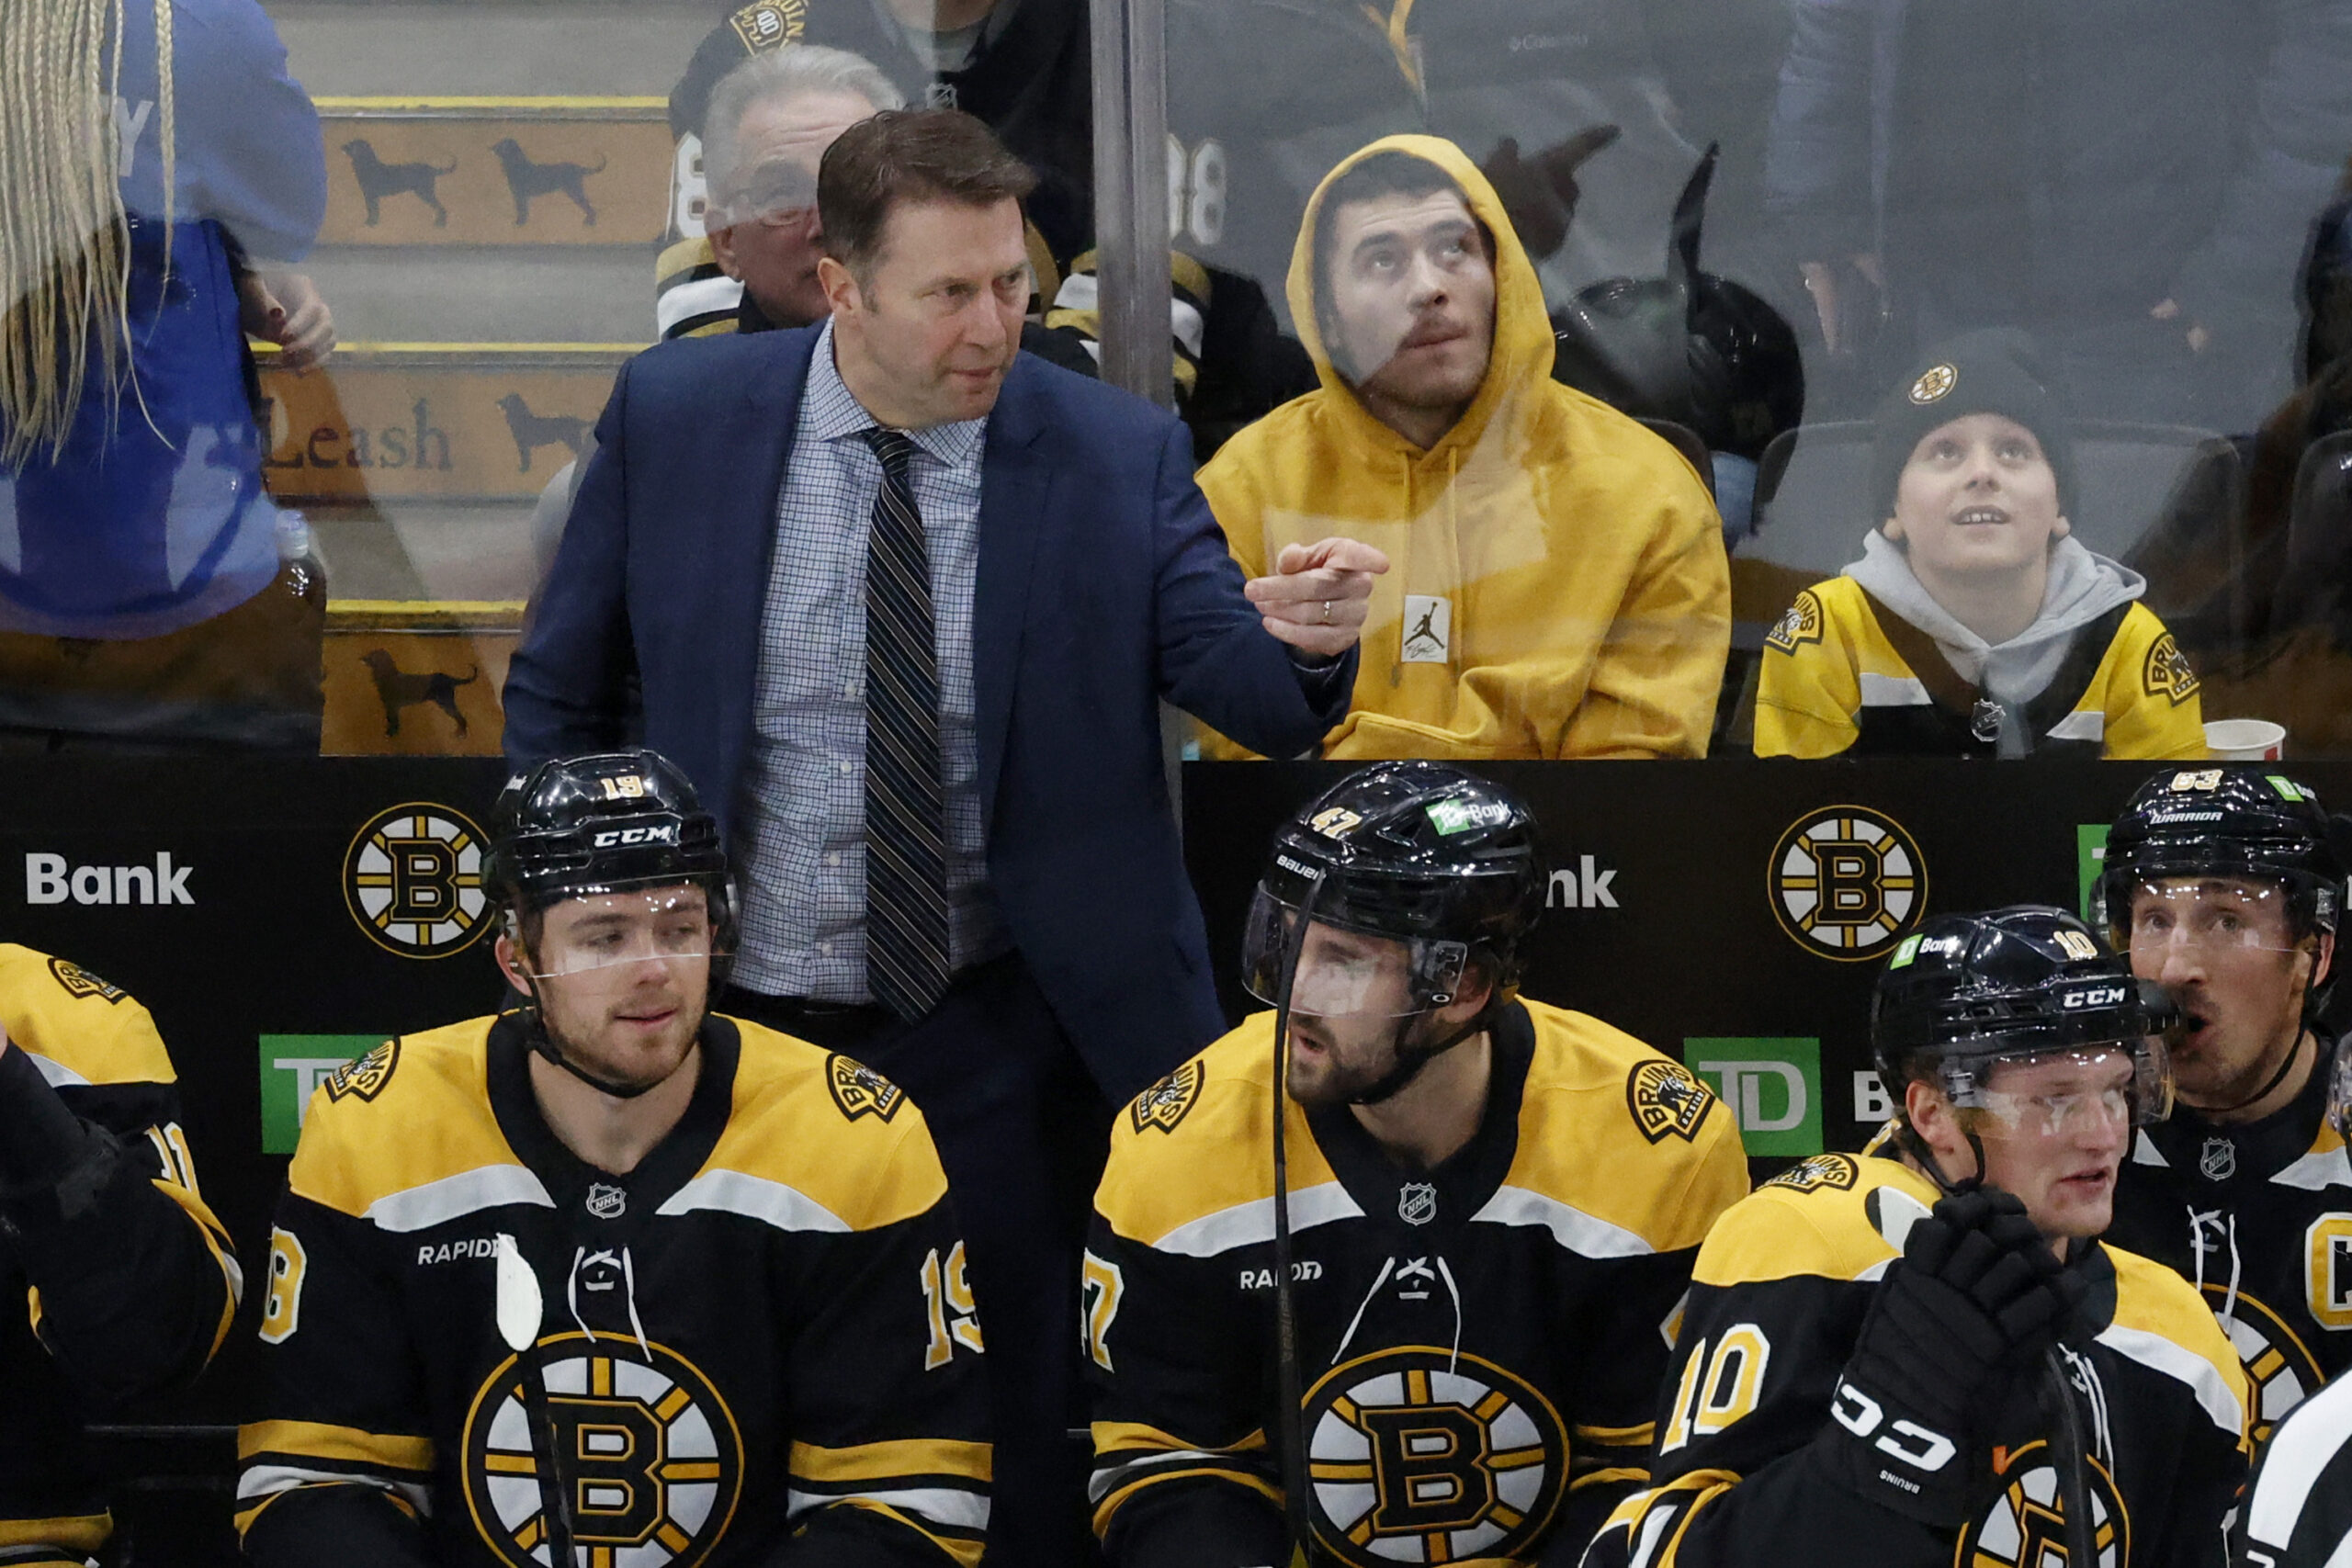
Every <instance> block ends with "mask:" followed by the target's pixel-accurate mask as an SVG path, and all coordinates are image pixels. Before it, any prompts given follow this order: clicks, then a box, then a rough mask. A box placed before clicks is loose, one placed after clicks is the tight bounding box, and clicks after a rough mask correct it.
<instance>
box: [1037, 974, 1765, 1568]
mask: <svg viewBox="0 0 2352 1568" xmlns="http://www.w3.org/2000/svg"><path fill="white" fill-rule="evenodd" d="M1272 1038H1273V1021H1272V1014H1261V1015H1259V1016H1257V1017H1254V1018H1251V1019H1250V1020H1248V1021H1245V1022H1244V1023H1243V1024H1242V1025H1241V1027H1240V1028H1238V1029H1237V1030H1235V1031H1234V1032H1232V1033H1230V1034H1228V1035H1227V1036H1226V1037H1225V1038H1224V1039H1222V1040H1220V1041H1218V1042H1217V1043H1216V1044H1214V1045H1211V1046H1210V1047H1209V1048H1208V1049H1207V1050H1206V1051H1204V1052H1203V1053H1202V1054H1201V1055H1197V1056H1195V1057H1193V1059H1192V1060H1191V1061H1189V1062H1187V1063H1185V1064H1184V1066H1182V1067H1179V1068H1178V1069H1177V1070H1176V1071H1175V1073H1173V1074H1172V1075H1170V1077H1167V1078H1165V1079H1163V1080H1162V1081H1161V1082H1159V1084H1157V1085H1155V1086H1153V1087H1152V1088H1151V1089H1147V1090H1146V1091H1145V1092H1144V1094H1143V1095H1142V1096H1141V1097H1140V1098H1138V1099H1137V1100H1136V1101H1135V1102H1134V1104H1133V1105H1132V1106H1130V1107H1129V1108H1128V1109H1127V1110H1126V1111H1125V1112H1124V1113H1123V1115H1122V1117H1121V1118H1120V1122H1119V1124H1118V1126H1117V1128H1116V1130H1115V1131H1114V1134H1113V1136H1112V1145H1111V1155H1110V1161H1109V1165H1108V1167H1107V1168H1106V1170H1105V1172H1104V1175H1103V1185H1102V1188H1101V1190H1100V1192H1099V1194H1098V1196H1097V1198H1096V1202H1095V1208H1096V1214H1095V1220H1094V1228H1093V1235H1092V1239H1091V1243H1090V1247H1089V1251H1088V1254H1087V1257H1086V1259H1085V1292H1086V1294H1085V1330H1084V1332H1085V1342H1086V1348H1087V1354H1088V1361H1089V1364H1088V1371H1089V1374H1090V1376H1091V1379H1092V1381H1093V1385H1094V1450H1095V1469H1094V1479H1093V1485H1092V1499H1093V1502H1094V1527H1095V1529H1096V1531H1097V1532H1098V1533H1099V1534H1100V1535H1101V1536H1102V1537H1103V1542H1104V1546H1105V1549H1106V1551H1107V1552H1108V1554H1109V1557H1110V1560H1111V1562H1113V1563H1114V1564H1117V1565H1118V1568H1135V1565H1137V1564H1158V1563H1162V1562H1169V1563H1173V1562H1184V1563H1189V1564H1195V1565H1202V1568H1205V1565H1209V1564H1216V1565H1218V1568H1239V1565H1242V1564H1251V1563H1269V1562H1278V1561H1287V1558H1288V1551H1287V1548H1286V1547H1285V1546H1284V1544H1283V1529H1284V1527H1283V1517H1282V1511H1281V1498H1282V1490H1281V1487H1282V1483H1281V1462H1280V1459H1279V1457H1278V1455H1277V1453H1276V1451H1275V1450H1274V1447H1273V1444H1272V1442H1271V1441H1270V1435H1271V1434H1273V1433H1275V1432H1277V1431H1278V1430H1279V1427H1278V1416H1279V1408H1280V1407H1279V1392H1278V1391H1279V1387H1280V1384H1279V1381H1278V1372H1277V1367H1276V1362H1275V1351H1274V1344H1275V1340H1274V1277H1273V1247H1272V1238H1273V1200H1272V1191H1273V1164H1272V1111H1273V1104H1272V1093H1273V1090H1272V1076H1273V1063H1272ZM1490 1038H1491V1041H1492V1051H1493V1067H1492V1072H1491V1080H1490V1086H1489V1089H1488V1098H1487V1109H1486V1111H1485V1114H1484V1118H1483V1120H1482V1121H1481V1123H1480V1125H1479V1127H1478V1130H1477V1132H1476V1134H1475V1135H1474V1136H1473V1137H1472V1139H1471V1141H1470V1143H1469V1144H1468V1145H1465V1146H1464V1148H1463V1149H1462V1150H1461V1151H1460V1152H1459V1153H1457V1154H1456V1155H1454V1156H1453V1157H1451V1158H1449V1159H1448V1160H1446V1161H1445V1162H1444V1163H1443V1164H1442V1165H1441V1166H1439V1167H1438V1168H1436V1169H1434V1170H1430V1171H1419V1170H1408V1169H1403V1168H1398V1167H1397V1166H1396V1165H1395V1164H1392V1163H1391V1162H1390V1160H1389V1159H1388V1158H1387V1157H1386V1156H1385V1154H1384V1153H1383V1152H1382V1150H1381V1149H1380V1147H1379V1145H1376V1144H1374V1142H1373V1140H1372V1138H1371V1135H1370V1134H1367V1133H1366V1132H1365V1131H1364V1130H1363V1126H1362V1125H1361V1124H1360V1123H1359V1122H1357V1121H1356V1119H1355V1117H1354V1115H1353V1114H1352V1113H1351V1111H1349V1110H1348V1109H1347V1108H1345V1107H1343V1106H1342V1107H1333V1108H1329V1109H1317V1110H1315V1111H1304V1110H1302V1109H1301V1108H1300V1107H1299V1106H1297V1105H1296V1104H1295V1103H1294V1104H1286V1105H1285V1106H1284V1108H1283V1112H1284V1117H1285V1122H1284V1126H1285V1128H1286V1129H1287V1131H1286V1133H1285V1139H1286V1142H1287V1145H1288V1154H1289V1162H1290V1193H1289V1209H1290V1220H1291V1224H1292V1227H1293V1229H1294V1233H1295V1235H1294V1243H1295V1245H1294V1251H1293V1258H1292V1266H1291V1267H1292V1277H1293V1280H1294V1281H1295V1287H1296V1289H1295V1299H1296V1307H1297V1314H1298V1315H1297V1329H1298V1336H1297V1348H1298V1359H1299V1364H1300V1368H1301V1371H1302V1379H1303V1381H1302V1387H1303V1390H1304V1392H1305V1396H1306V1404H1305V1409H1304V1413H1303V1423H1304V1434H1305V1445H1306V1459H1307V1463H1308V1467H1309V1482H1310V1486H1311V1490H1312V1493H1313V1497H1312V1500H1311V1506H1310V1508H1309V1513H1310V1516H1311V1518H1312V1520H1313V1525H1314V1529H1315V1530H1316V1532H1317V1538H1318V1540H1319V1541H1320V1542H1321V1549H1322V1560H1323V1561H1324V1562H1333V1563H1346V1564H1349V1565H1350V1568H1385V1565H1387V1564H1393V1563H1399V1562H1431V1563H1434V1562H1465V1561H1473V1560H1475V1561H1476V1562H1486V1563H1504V1562H1533V1561H1535V1560H1536V1558H1537V1557H1538V1555H1539V1554H1540V1553H1543V1552H1544V1551H1547V1549H1551V1548H1553V1547H1554V1546H1555V1543H1556V1542H1557V1541H1559V1540H1565V1539H1568V1538H1571V1537H1577V1536H1578V1535H1579V1532H1582V1533H1588V1534H1589V1532H1590V1531H1591V1529H1593V1528H1594V1526H1595V1525H1597V1524H1598V1523H1599V1521H1600V1517H1601V1516H1602V1515H1603V1514H1604V1513H1605V1512H1606V1511H1607V1509H1608V1508H1609V1506H1610V1505H1611V1503H1612V1502H1613V1501H1614V1500H1615V1499H1616V1498H1617V1497H1619V1496H1621V1495H1623V1494H1624V1492H1625V1491H1626V1490H1627V1489H1629V1488H1630V1487H1633V1486H1636V1485H1639V1484H1641V1483H1642V1482H1643V1480H1644V1478H1645V1476H1644V1470H1643V1464H1644V1455H1645V1451H1646V1450H1647V1448H1648V1446H1649V1442H1650V1436H1651V1433H1650V1424H1649V1423H1650V1414H1651V1409H1652V1407H1653V1405H1654V1404H1656V1400H1657V1382H1658V1379H1659V1377H1660V1376H1661V1375H1662V1374H1663V1372H1664V1370H1665V1366H1666V1359H1667V1353H1668V1346H1669V1344H1670V1342H1671V1340H1672V1337H1673V1330H1674V1318H1675V1316H1676V1314H1678V1313H1679V1310H1680V1304H1681V1302H1682V1299H1683V1294H1684V1292H1685V1291H1686V1290H1687V1289H1688V1287H1689V1283H1690V1273H1691V1259H1692V1258H1693V1256H1694V1255H1695V1253H1696V1249H1697V1247H1698V1245H1699V1242H1700V1240H1701V1238H1702V1237H1703V1236H1704V1235H1705V1234H1706V1230H1707V1227H1708V1225H1709V1224H1711V1223H1712V1222H1713V1219H1714V1218H1715V1216H1716V1215H1717V1214H1719V1213H1722V1212H1723V1211H1724V1209H1725V1208H1726V1207H1728V1206H1729V1205H1730V1204H1731V1203H1732V1202H1734V1201H1736V1199H1737V1198H1738V1197H1739V1196H1740V1195H1741V1194H1742V1193H1744V1192H1745V1191H1746V1190H1747V1165H1746V1162H1745V1160H1744V1159H1743V1158H1742V1156H1741V1153H1740V1145H1739V1135H1738V1132H1737V1130H1736V1128H1735V1126H1734V1125H1733V1122H1732V1118H1731V1116H1730V1114H1729V1113H1728V1112H1726V1111H1723V1110H1721V1109H1720V1108H1719V1107H1718V1105H1717V1103H1716V1101H1715V1099H1714V1096H1713V1094H1712V1093H1711V1092H1710V1091H1709V1090H1708V1089H1707V1088H1706V1086H1705V1085H1704V1084H1702V1083H1701V1082H1700V1081H1699V1080H1698V1079H1697V1078H1696V1077H1692V1076H1691V1073H1690V1072H1689V1070H1688V1069H1686V1068H1684V1067H1683V1066H1681V1065H1679V1063H1676V1062H1674V1061H1671V1060H1669V1059H1668V1058H1667V1057H1665V1056H1662V1055H1658V1054H1657V1052H1654V1051H1652V1050H1650V1049H1649V1048H1648V1047H1646V1046H1645V1045H1643V1044H1642V1043H1640V1042H1638V1041H1636V1040H1634V1039H1633V1038H1632V1037H1631V1036H1629V1035H1626V1034H1623V1033H1621V1032H1618V1031H1616V1030H1614V1029H1611V1028H1610V1027H1609V1026H1608V1025H1607V1024H1604V1023H1601V1022H1600V1021H1597V1020H1595V1019H1591V1018H1588V1017H1586V1016H1585V1015H1583V1014H1581V1013H1575V1012H1567V1011H1564V1010H1559V1009H1556V1008H1551V1007H1546V1006H1544V1005H1543V1004H1542V1003H1539V1002H1524V1003H1519V1004H1514V1005H1513V1006H1511V1007H1510V1008H1508V1009H1507V1010H1505V1011H1504V1013H1503V1015H1502V1017H1501V1019H1500V1020H1499V1021H1498V1024H1497V1026H1496V1028H1495V1029H1494V1031H1493V1032H1492V1034H1491V1036H1490ZM1546 1560H1547V1561H1549V1559H1546Z"/></svg>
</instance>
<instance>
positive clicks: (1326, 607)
mask: <svg viewBox="0 0 2352 1568" xmlns="http://www.w3.org/2000/svg"><path fill="white" fill-rule="evenodd" d="M1323 624H1324V625H1325V626H1329V625H1330V624H1331V601H1329V599H1326V600H1324V601H1323Z"/></svg>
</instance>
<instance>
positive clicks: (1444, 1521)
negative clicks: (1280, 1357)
mask: <svg viewBox="0 0 2352 1568" xmlns="http://www.w3.org/2000/svg"><path fill="white" fill-rule="evenodd" d="M1306 1433H1307V1438H1306V1450H1307V1452H1306V1467H1307V1478H1308V1483H1309V1485H1310V1487H1311V1489H1312V1490H1313V1492H1314V1495H1315V1504H1316V1506H1315V1509H1314V1526H1315V1534H1316V1538H1317V1540H1320V1541H1321V1542H1322V1543H1323V1546H1324V1548H1325V1549H1326V1550H1327V1551H1329V1552H1330V1553H1331V1554H1332V1555H1333V1556H1334V1557H1337V1558H1338V1559H1339V1560H1340V1562H1344V1563H1347V1564H1348V1565H1349V1568H1396V1564H1397V1563H1400V1562H1404V1563H1413V1562H1422V1563H1428V1562H1462V1561H1464V1559H1468V1558H1476V1559H1477V1560H1479V1561H1480V1562H1500V1561H1503V1560H1505V1559H1512V1560H1516V1559H1521V1558H1525V1557H1532V1555H1533V1553H1532V1551H1531V1550H1530V1548H1531V1547H1532V1543H1533V1542H1534V1541H1535V1540H1537V1539H1538V1538H1539V1537H1541V1536H1542V1534H1543V1533H1544V1529H1545V1528H1546V1527H1548V1526H1549V1525H1550V1524H1551V1522H1552V1515H1553V1513H1554V1512H1555V1510H1556V1509H1557V1508H1558V1506H1559V1504H1560V1499H1561V1497H1562V1496H1563V1495H1565V1493H1566V1489H1567V1460H1568V1446H1567V1433H1566V1427H1563V1426H1562V1425H1561V1423H1560V1416H1559V1413H1558V1412H1557V1411H1555V1409H1553V1408H1552V1404H1551V1402H1550V1401H1549V1400H1546V1399H1545V1398H1544V1396H1543V1395H1542V1394H1541V1393H1537V1392H1536V1391H1535V1390H1534V1389H1533V1388H1532V1387H1531V1386H1529V1385H1528V1384H1527V1383H1526V1382H1522V1381H1521V1380H1520V1379H1519V1378H1517V1377H1515V1376H1513V1375H1512V1374H1511V1373H1510V1372H1508V1371H1504V1370H1503V1369H1502V1368H1500V1367H1498V1366H1496V1365H1495V1364H1494V1363H1493V1362H1491V1361H1487V1360H1484V1359H1480V1358H1478V1357H1476V1356H1470V1355H1464V1356H1461V1357H1459V1358H1456V1357H1454V1356H1453V1354H1452V1352H1450V1351H1447V1350H1443V1349H1438V1348H1432V1347H1429V1346H1408V1347H1406V1348H1400V1349H1395V1350H1383V1351H1378V1352H1376V1353H1374V1354H1373V1355H1369V1356H1362V1357H1358V1358H1357V1359H1354V1360H1352V1361H1350V1362H1348V1363H1346V1364H1345V1365H1343V1366H1340V1367H1335V1368H1333V1369H1332V1370H1331V1371H1329V1372H1327V1373H1325V1374H1324V1375H1323V1378H1322V1379H1321V1381H1320V1382H1317V1383H1316V1385H1315V1387H1314V1388H1313V1389H1312V1390H1311V1391H1309V1392H1308V1393H1307V1396H1306Z"/></svg>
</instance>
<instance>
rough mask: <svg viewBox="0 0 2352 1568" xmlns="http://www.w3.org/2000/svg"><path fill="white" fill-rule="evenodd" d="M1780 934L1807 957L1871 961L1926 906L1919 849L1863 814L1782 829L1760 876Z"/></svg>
mask: <svg viewBox="0 0 2352 1568" xmlns="http://www.w3.org/2000/svg"><path fill="white" fill-rule="evenodd" d="M1765 874H1766V876H1767V878H1768V879H1769V881H1770V886H1771V897H1772V913H1773V914H1774V915H1775V916H1777V917H1778V918H1779V919H1780V922H1781V930H1782V931H1787V932H1788V933H1789V935H1790V936H1791V937H1792V938H1793V939H1794V940H1795V942H1797V944H1798V945H1799V946H1801V947H1803V948H1804V949H1805V950H1806V951H1807V952H1809V953H1818V954H1819V955H1820V956H1822V957H1824V958H1834V959H1837V960H1838V961H1839V962H1841V963H1852V962H1854V961H1856V960H1858V959H1864V958H1873V957H1876V956H1877V955H1878V954H1879V953H1881V952H1883V951H1884V950H1885V948H1886V946H1887V944H1888V943H1890V942H1894V940H1895V939H1896V938H1897V937H1899V936H1901V935H1902V934H1903V933H1904V931H1905V930H1907V929H1908V928H1909V927H1910V926H1911V925H1912V923H1913V922H1914V921H1916V920H1917V919H1918V917H1919V916H1920V914H1921V913H1922V912H1923V911H1924V910H1925V909H1926V908H1927V903H1928V866H1927V861H1926V859H1925V857H1923V856H1922V855H1921V854H1920V853H1919V846H1918V845H1917V843H1916V842H1914V841H1913V840H1912V838H1911V835H1910V834H1908V833H1906V832H1905V831H1904V830H1903V829H1902V828H1901V827H1900V826H1898V825H1897V824H1896V823H1895V822H1894V820H1893V819H1891V818H1886V817H1883V816H1881V815H1880V814H1879V813H1877V812H1875V811H1872V810H1871V809H1870V808H1868V807H1860V806H1826V807H1822V808H1821V809H1820V810H1818V811H1814V812H1809V813H1807V814H1806V815H1804V816H1803V817H1800V818H1797V820H1796V821H1795V822H1794V823H1792V824H1791V825H1790V828H1789V830H1788V831H1787V832H1785V833H1783V834H1781V841H1780V843H1779V844H1777V845H1776V846H1774V848H1773V850H1772V859H1771V863H1770V865H1769V867H1768V868H1767V870H1766V873H1765Z"/></svg>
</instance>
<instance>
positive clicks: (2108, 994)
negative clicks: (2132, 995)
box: [2058, 986, 2124, 1009]
mask: <svg viewBox="0 0 2352 1568" xmlns="http://www.w3.org/2000/svg"><path fill="white" fill-rule="evenodd" d="M2123 995H2124V992H2123V987H2120V986H2093V987H2091V988H2090V989H2089V990H2086V991H2066V992H2064V993H2062V994H2061V995H2060V996H2059V998H2058V1005H2059V1006H2060V1007H2062V1008H2067V1009H2073V1008H2111V1007H2114V1006H2116V1005H2118V1004H2119V1003H2120V1002H2121V1001H2122V1000H2123Z"/></svg>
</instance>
